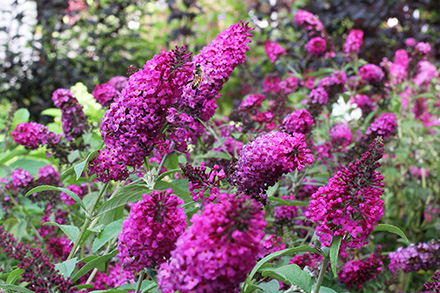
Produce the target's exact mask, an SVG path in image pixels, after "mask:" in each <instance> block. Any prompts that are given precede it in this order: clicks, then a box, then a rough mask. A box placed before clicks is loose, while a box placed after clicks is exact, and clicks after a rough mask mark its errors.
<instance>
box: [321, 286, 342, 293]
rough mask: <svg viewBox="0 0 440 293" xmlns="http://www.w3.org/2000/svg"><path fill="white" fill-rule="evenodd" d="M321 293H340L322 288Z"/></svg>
mask: <svg viewBox="0 0 440 293" xmlns="http://www.w3.org/2000/svg"><path fill="white" fill-rule="evenodd" d="M319 293H338V292H337V291H335V290H333V289H332V288H329V287H324V286H321V288H319Z"/></svg>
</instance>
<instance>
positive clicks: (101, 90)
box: [92, 83, 119, 107]
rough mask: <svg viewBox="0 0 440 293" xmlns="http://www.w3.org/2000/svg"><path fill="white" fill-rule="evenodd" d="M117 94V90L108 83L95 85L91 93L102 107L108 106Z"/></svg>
mask: <svg viewBox="0 0 440 293" xmlns="http://www.w3.org/2000/svg"><path fill="white" fill-rule="evenodd" d="M118 94H119V92H118V90H116V88H115V87H113V86H111V85H110V84H108V83H103V84H97V85H96V86H95V89H94V90H93V92H92V95H93V97H94V98H95V100H96V101H98V103H100V104H101V106H102V107H108V106H110V104H111V103H112V102H113V100H114V99H115V98H116V97H117V96H118Z"/></svg>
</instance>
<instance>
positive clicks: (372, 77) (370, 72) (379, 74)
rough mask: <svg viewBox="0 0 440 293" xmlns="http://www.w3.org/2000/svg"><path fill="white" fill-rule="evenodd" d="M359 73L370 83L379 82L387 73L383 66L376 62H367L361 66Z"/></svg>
mask: <svg viewBox="0 0 440 293" xmlns="http://www.w3.org/2000/svg"><path fill="white" fill-rule="evenodd" d="M359 75H360V76H361V78H362V80H364V81H366V82H368V83H377V82H380V81H382V79H383V78H384V77H385V73H384V72H383V70H382V68H380V67H379V66H377V65H375V64H367V65H364V66H362V67H361V68H359Z"/></svg>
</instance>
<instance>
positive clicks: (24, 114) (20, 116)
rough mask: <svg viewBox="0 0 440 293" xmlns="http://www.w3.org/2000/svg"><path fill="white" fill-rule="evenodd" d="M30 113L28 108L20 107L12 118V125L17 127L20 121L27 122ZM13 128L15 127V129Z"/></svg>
mask: <svg viewBox="0 0 440 293" xmlns="http://www.w3.org/2000/svg"><path fill="white" fill-rule="evenodd" d="M29 117H30V113H29V110H28V109H26V108H20V109H18V110H17V111H15V113H14V118H13V119H12V125H13V127H14V128H15V126H17V125H18V124H19V123H25V122H28V121H29ZM14 128H13V129H14Z"/></svg>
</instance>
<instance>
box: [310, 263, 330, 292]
mask: <svg viewBox="0 0 440 293" xmlns="http://www.w3.org/2000/svg"><path fill="white" fill-rule="evenodd" d="M329 260H330V258H329V257H328V256H325V257H324V261H323V263H322V266H321V271H320V272H319V276H318V281H316V286H315V290H314V291H313V292H314V293H319V289H320V288H321V284H322V281H323V280H324V275H325V271H326V270H327V266H328V262H329Z"/></svg>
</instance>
